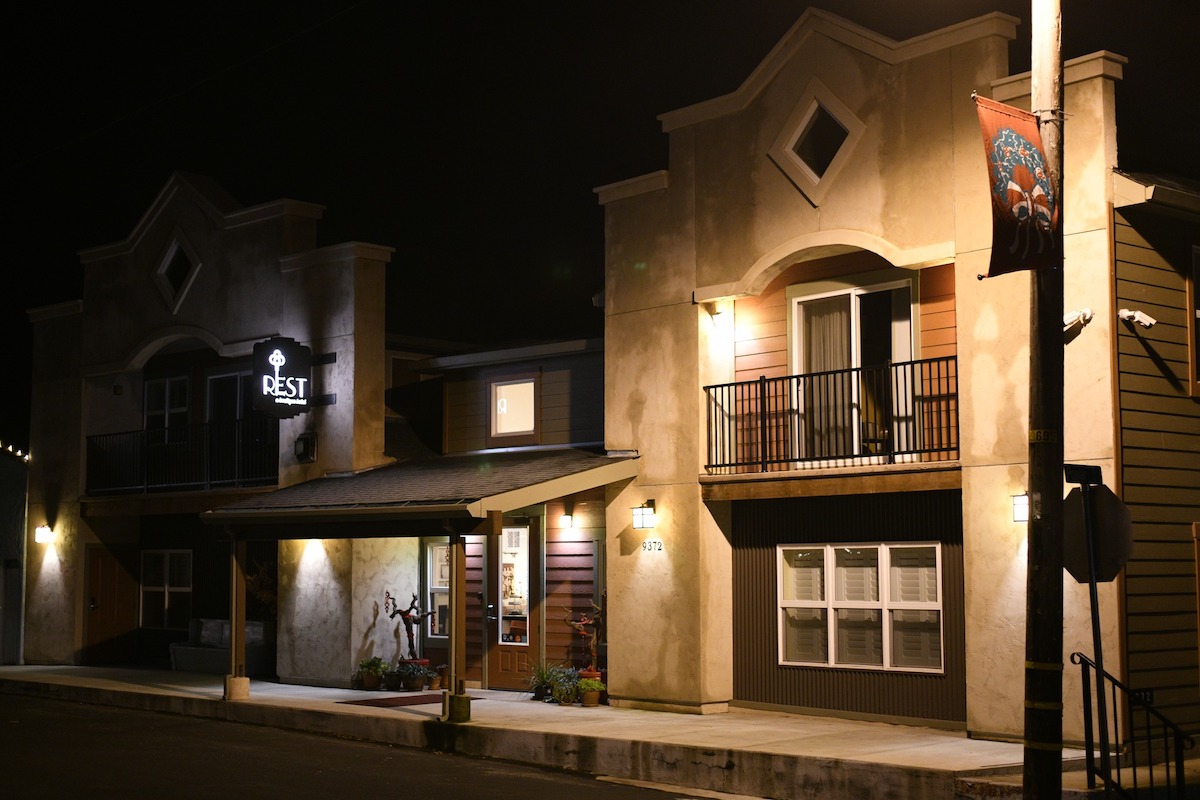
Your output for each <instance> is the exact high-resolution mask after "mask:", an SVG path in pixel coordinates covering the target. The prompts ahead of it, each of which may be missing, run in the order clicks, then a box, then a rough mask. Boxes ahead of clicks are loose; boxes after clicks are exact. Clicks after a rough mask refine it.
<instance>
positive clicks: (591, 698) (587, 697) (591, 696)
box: [579, 690, 600, 708]
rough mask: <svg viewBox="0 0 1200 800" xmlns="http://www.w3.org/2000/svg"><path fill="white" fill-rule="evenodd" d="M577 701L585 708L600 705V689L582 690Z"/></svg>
mask: <svg viewBox="0 0 1200 800" xmlns="http://www.w3.org/2000/svg"><path fill="white" fill-rule="evenodd" d="M579 701H580V703H581V704H582V705H583V706H584V707H585V708H590V707H592V706H598V705H600V691H599V690H596V691H594V692H583V693H582V694H580V696H579Z"/></svg>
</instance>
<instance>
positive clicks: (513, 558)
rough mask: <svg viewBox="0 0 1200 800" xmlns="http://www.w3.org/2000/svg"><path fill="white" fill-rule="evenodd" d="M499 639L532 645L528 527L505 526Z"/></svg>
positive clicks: (501, 541) (501, 553) (501, 563)
mask: <svg viewBox="0 0 1200 800" xmlns="http://www.w3.org/2000/svg"><path fill="white" fill-rule="evenodd" d="M498 577H499V580H500V592H499V596H500V619H499V620H498V621H499V623H500V641H501V642H502V643H504V644H515V645H522V646H528V645H529V527H528V526H520V527H517V526H513V527H505V528H503V529H502V531H501V539H500V574H499V576H498Z"/></svg>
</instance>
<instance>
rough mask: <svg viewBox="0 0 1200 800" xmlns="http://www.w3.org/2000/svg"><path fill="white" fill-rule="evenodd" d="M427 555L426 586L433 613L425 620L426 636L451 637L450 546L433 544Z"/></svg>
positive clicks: (427, 550)
mask: <svg viewBox="0 0 1200 800" xmlns="http://www.w3.org/2000/svg"><path fill="white" fill-rule="evenodd" d="M426 554H427V559H426V562H425V569H426V573H425V575H426V580H425V585H426V586H427V587H428V588H429V608H430V609H431V610H432V611H433V613H432V614H430V615H429V617H428V618H426V620H425V624H426V625H427V626H428V627H427V629H426V634H427V635H428V636H433V637H439V638H445V637H447V636H449V635H450V545H449V543H447V542H440V543H438V544H431V545H429V547H428V548H427V549H426Z"/></svg>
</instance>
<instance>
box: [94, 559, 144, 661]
mask: <svg viewBox="0 0 1200 800" xmlns="http://www.w3.org/2000/svg"><path fill="white" fill-rule="evenodd" d="M85 561H86V564H87V575H86V582H85V586H84V602H86V603H87V605H86V607H85V611H84V637H85V638H84V648H83V657H82V660H83V663H85V664H127V663H130V662H132V661H134V660H135V659H136V657H137V629H138V578H137V551H136V550H133V549H126V550H110V549H108V548H107V547H103V546H100V545H91V546H89V547H88V548H87V550H86V554H85Z"/></svg>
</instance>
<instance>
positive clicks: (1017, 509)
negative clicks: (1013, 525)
mask: <svg viewBox="0 0 1200 800" xmlns="http://www.w3.org/2000/svg"><path fill="white" fill-rule="evenodd" d="M1012 508H1013V522H1029V492H1021V493H1020V494H1014V495H1013V496H1012Z"/></svg>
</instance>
